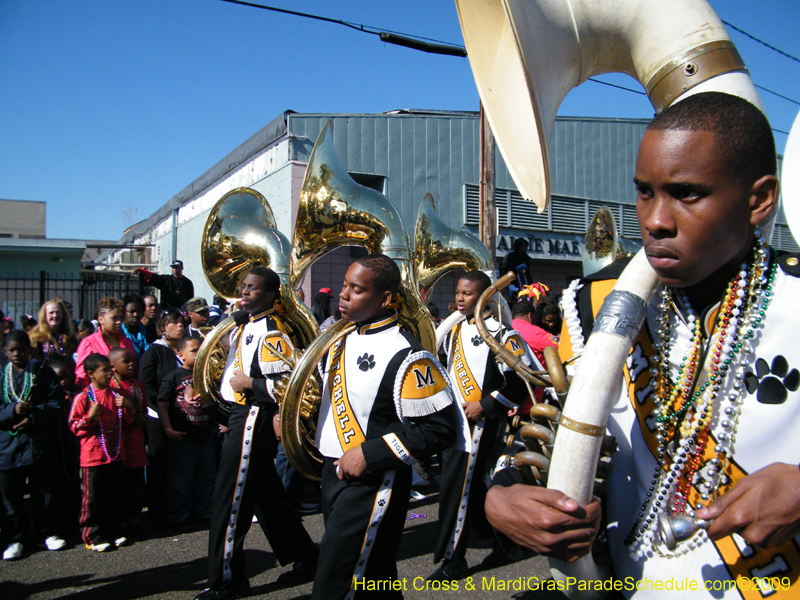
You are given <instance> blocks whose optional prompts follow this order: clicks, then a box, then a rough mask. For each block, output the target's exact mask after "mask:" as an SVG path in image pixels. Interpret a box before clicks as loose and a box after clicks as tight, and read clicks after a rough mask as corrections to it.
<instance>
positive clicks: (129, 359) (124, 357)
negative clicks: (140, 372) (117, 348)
mask: <svg viewBox="0 0 800 600" xmlns="http://www.w3.org/2000/svg"><path fill="white" fill-rule="evenodd" d="M112 367H113V368H114V372H116V374H117V375H120V376H122V377H126V378H130V377H133V374H134V373H135V370H136V358H134V356H133V353H131V351H130V350H126V351H125V352H123V353H121V354H118V355H116V358H115V359H114V362H113V363H112Z"/></svg>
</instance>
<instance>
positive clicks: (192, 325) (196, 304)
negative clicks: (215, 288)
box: [186, 296, 209, 340]
mask: <svg viewBox="0 0 800 600" xmlns="http://www.w3.org/2000/svg"><path fill="white" fill-rule="evenodd" d="M186 312H187V314H188V315H189V327H188V329H187V330H186V335H187V336H188V337H190V338H194V339H196V340H202V339H204V338H205V335H204V334H203V333H202V332H201V331H200V328H201V327H207V326H208V317H209V310H208V302H206V299H205V298H201V297H199V296H198V297H195V298H192V299H191V300H189V301H188V302H187V303H186Z"/></svg>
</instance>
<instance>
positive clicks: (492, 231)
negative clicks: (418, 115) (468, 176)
mask: <svg viewBox="0 0 800 600" xmlns="http://www.w3.org/2000/svg"><path fill="white" fill-rule="evenodd" d="M480 146H481V148H480V165H479V169H480V174H481V180H480V187H479V193H478V198H479V203H480V212H479V215H480V216H479V218H478V227H479V229H480V238H481V241H482V242H483V243H484V245H485V246H486V247H487V248H488V249H489V252H491V254H492V262H493V263H494V264H495V269H496V268H497V267H496V264H497V256H496V255H495V252H496V251H495V240H496V238H497V208H496V207H495V205H494V174H495V170H494V147H495V144H494V134H493V133H492V128H491V127H490V126H489V121H488V120H487V119H486V113H485V112H484V110H483V103H481V125H480Z"/></svg>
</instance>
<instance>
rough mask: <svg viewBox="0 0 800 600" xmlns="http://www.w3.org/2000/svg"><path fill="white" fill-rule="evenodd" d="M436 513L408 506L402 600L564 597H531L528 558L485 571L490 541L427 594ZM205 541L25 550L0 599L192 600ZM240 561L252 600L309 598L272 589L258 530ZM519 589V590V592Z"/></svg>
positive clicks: (311, 524)
mask: <svg viewBox="0 0 800 600" xmlns="http://www.w3.org/2000/svg"><path fill="white" fill-rule="evenodd" d="M437 509H438V494H436V493H432V494H430V495H428V496H427V497H426V498H425V499H421V500H412V501H411V504H410V505H409V511H408V516H407V520H406V527H405V533H404V536H403V542H402V545H401V548H400V556H399V562H398V570H399V575H400V578H401V579H402V578H405V579H406V590H407V591H405V592H404V595H405V597H406V598H408V599H412V600H417V599H419V600H447V599H450V598H452V599H455V598H467V599H469V598H515V599H522V600H526V599H533V598H535V599H537V600H550V599H553V600H555V599H561V598H563V596H562V595H561V594H560V593H558V592H547V591H541V590H539V591H537V590H535V586H536V584H537V582H541V580H543V579H546V578H547V577H549V571H548V568H547V562H546V560H545V559H543V558H541V557H537V556H534V555H533V554H526V555H525V556H524V557H523V559H522V560H520V561H518V562H515V563H512V564H507V565H504V566H502V567H496V568H494V569H491V570H486V569H484V568H482V567H481V566H480V562H481V561H482V560H483V558H484V557H485V556H487V555H488V554H489V552H490V551H491V542H490V541H488V540H486V541H483V542H481V541H476V542H474V543H473V544H471V547H470V549H469V551H468V553H467V560H468V562H469V564H470V572H469V574H468V577H467V579H464V580H461V581H460V582H459V589H458V590H441V589H438V590H432V589H428V590H426V589H424V587H423V586H424V585H425V583H424V579H425V577H427V576H428V575H429V574H430V573H431V572H433V570H434V565H433V554H432V551H433V541H434V538H435V534H436V526H437V522H436V519H437ZM303 522H304V524H305V527H306V529H307V530H308V532H309V533H310V535H311V537H312V538H313V539H314V541H316V542H318V541H319V540H320V539H321V538H322V534H323V531H324V528H323V523H322V515H321V514H319V513H318V514H314V515H309V516H306V517H304V519H303ZM207 539H208V535H207V532H206V531H204V530H201V531H194V532H191V533H181V534H176V533H174V532H169V531H163V530H158V529H156V528H154V527H152V526H146V527H145V529H144V530H143V531H142V532H141V534H140V535H138V536H137V537H136V538H135V539H133V540H132V544H131V545H130V546H125V547H122V548H119V549H117V550H115V551H113V552H107V553H103V554H98V553H94V552H91V551H89V550H87V549H85V548H84V547H83V545H82V544H80V543H79V539H78V538H77V536H76V537H75V538H74V539H71V540H70V542H71V543H70V545H69V546H68V547H67V548H66V549H64V550H61V551H58V552H48V551H46V550H40V549H36V548H30V547H26V548H25V554H24V555H23V558H22V559H20V560H16V561H0V563H1V564H0V599H2V600H19V599H23V598H30V599H34V600H44V599H47V598H75V599H78V598H80V599H81V600H95V599H96V600H128V599H134V598H152V599H161V598H164V599H182V600H191V599H192V598H194V596H195V595H196V594H197V593H198V592H199V591H201V590H202V589H203V588H204V583H205V579H206V544H207ZM245 556H246V561H247V574H248V576H249V578H250V584H251V587H252V594H251V597H253V598H266V597H269V598H270V599H275V600H284V599H287V600H288V599H290V598H306V597H308V596H309V594H310V593H311V583H306V584H302V585H297V586H293V587H279V586H276V585H275V583H274V582H275V579H276V577H277V576H278V575H279V574H280V573H282V572H284V571H286V570H289V568H290V566H286V567H281V566H280V565H279V564H278V563H277V561H276V560H275V556H274V555H273V554H272V552H271V550H270V548H269V545H268V544H267V541H266V539H265V537H264V534H263V533H262V531H261V529H260V528H259V527H258V525H256V524H253V527H252V529H251V530H250V533H249V534H248V536H247V540H246V543H245ZM415 578H416V579H415ZM492 578H494V581H493V582H492ZM500 582H508V583H509V585H508V587H506V588H505V589H499V588H500V587H501V586H502V585H503V584H501V583H500ZM521 584H522V585H523V589H522V590H520V589H519V588H520V585H521ZM492 586H493V587H492ZM515 587H516V589H514V588H515ZM415 588H423V589H415ZM525 588H527V589H525ZM531 588H534V589H531Z"/></svg>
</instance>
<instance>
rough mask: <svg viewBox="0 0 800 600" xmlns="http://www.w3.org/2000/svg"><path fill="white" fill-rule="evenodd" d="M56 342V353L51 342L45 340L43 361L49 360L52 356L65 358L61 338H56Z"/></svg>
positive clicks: (54, 346)
mask: <svg viewBox="0 0 800 600" xmlns="http://www.w3.org/2000/svg"><path fill="white" fill-rule="evenodd" d="M56 340H57V342H58V351H56V345H55V344H54V343H53V342H52V341H51V340H47V341H46V342H45V343H44V345H43V347H42V351H43V354H44V358H45V360H50V358H51V357H52V356H66V352H65V351H64V343H63V341H62V339H61V336H58V337H57V338H56Z"/></svg>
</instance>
